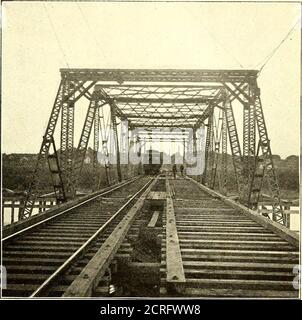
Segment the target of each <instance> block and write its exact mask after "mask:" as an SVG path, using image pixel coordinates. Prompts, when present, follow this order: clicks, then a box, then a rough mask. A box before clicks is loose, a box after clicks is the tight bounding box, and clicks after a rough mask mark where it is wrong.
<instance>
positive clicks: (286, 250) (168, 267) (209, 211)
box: [161, 179, 299, 298]
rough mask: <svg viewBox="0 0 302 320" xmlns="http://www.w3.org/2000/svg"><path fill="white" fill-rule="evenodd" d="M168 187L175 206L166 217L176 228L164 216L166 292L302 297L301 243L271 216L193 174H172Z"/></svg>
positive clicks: (163, 279) (163, 291)
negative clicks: (297, 285)
mask: <svg viewBox="0 0 302 320" xmlns="http://www.w3.org/2000/svg"><path fill="white" fill-rule="evenodd" d="M168 188H170V198H171V200H170V201H171V203H172V204H171V206H172V209H171V211H172V212H170V216H169V212H168V213H167V217H166V219H170V222H171V221H172V220H173V219H174V224H175V226H174V227H175V230H174V234H173V230H172V233H171V228H173V226H172V227H171V226H168V222H167V220H165V221H164V225H165V227H166V228H165V230H164V231H163V240H162V261H161V295H162V296H171V295H176V296H177V295H178V296H190V297H253V298H254V297H258V298H272V297H275V298H280V297H282V298H297V297H298V295H299V291H298V290H296V289H294V287H293V280H294V278H295V277H296V275H297V274H294V273H293V268H294V266H295V265H298V264H299V248H298V246H297V244H293V243H291V242H290V241H287V240H285V239H284V237H282V232H278V233H279V234H277V233H276V232H274V231H272V229H269V226H270V225H271V224H270V222H269V221H268V220H264V219H263V221H264V222H263V223H262V224H261V223H257V222H256V221H255V219H252V217H249V215H248V214H247V215H245V214H243V213H242V212H241V210H239V209H236V208H234V207H232V206H230V205H229V204H227V203H225V202H224V201H222V200H221V199H220V198H219V197H217V196H215V194H214V193H212V194H210V193H208V192H206V191H205V190H202V189H201V188H200V187H199V186H197V184H196V183H195V182H193V181H192V180H189V179H186V180H184V179H177V180H170V181H169V183H168ZM171 190H174V191H175V198H174V199H173V200H172V197H171V195H172V194H171ZM171 217H172V218H171ZM261 218H262V217H260V219H261ZM265 219H267V218H265ZM259 221H260V220H259ZM265 223H267V227H265ZM172 225H173V221H172ZM272 225H273V226H274V223H273V224H272ZM169 228H170V230H169ZM276 228H278V227H276ZM276 230H277V231H278V229H276ZM282 230H283V229H282ZM282 230H281V231H282ZM284 235H286V236H287V235H288V234H287V233H286V231H284ZM168 237H172V239H173V240H172V242H173V243H172V244H171V243H170V242H169V238H168ZM167 250H168V251H169V252H167Z"/></svg>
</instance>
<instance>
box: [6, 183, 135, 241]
mask: <svg viewBox="0 0 302 320" xmlns="http://www.w3.org/2000/svg"><path fill="white" fill-rule="evenodd" d="M139 178H141V177H136V178H134V179H131V180H130V181H126V182H124V183H122V184H119V185H118V186H116V187H113V188H112V189H109V190H106V191H103V192H101V193H100V194H98V195H96V196H94V197H92V198H89V199H87V200H84V201H83V202H81V203H78V204H76V205H74V206H72V207H70V208H67V209H65V210H63V211H61V212H59V213H57V214H55V215H53V216H51V217H49V218H46V219H44V220H41V221H39V222H37V223H35V224H33V225H31V226H29V227H26V228H24V229H21V230H19V231H17V232H15V233H13V234H11V235H9V236H7V237H5V238H3V239H2V243H3V242H4V241H7V240H9V239H12V238H14V237H16V236H19V235H21V234H22V233H24V232H26V231H28V230H30V229H33V228H35V227H38V226H40V225H42V224H44V223H46V222H48V221H50V220H53V219H54V218H57V217H59V216H61V215H63V214H64V213H67V212H69V211H71V210H73V209H75V208H78V207H80V206H82V205H83V204H85V203H87V202H90V201H92V200H95V199H96V198H99V197H101V196H103V195H105V194H108V193H111V192H113V191H115V190H118V189H120V188H122V187H124V186H126V185H128V184H130V183H132V182H134V181H136V180H138V179H139ZM45 212H46V211H45ZM45 212H44V213H45Z"/></svg>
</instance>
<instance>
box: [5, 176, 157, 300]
mask: <svg viewBox="0 0 302 320" xmlns="http://www.w3.org/2000/svg"><path fill="white" fill-rule="evenodd" d="M151 181H152V180H151V178H148V177H144V178H140V179H135V180H133V181H129V182H127V183H124V184H121V185H119V186H117V187H114V188H113V189H110V190H106V191H105V192H102V193H100V194H98V195H97V196H94V197H93V198H91V199H88V200H85V201H84V202H83V203H80V204H77V205H76V206H75V207H71V208H69V209H67V210H65V211H64V212H63V214H58V215H56V216H54V217H52V218H47V219H46V220H45V221H41V222H39V223H37V224H35V225H33V226H32V227H28V228H26V229H25V230H24V231H18V232H16V233H15V234H12V235H10V236H8V237H6V238H4V239H3V260H2V261H3V265H5V267H6V270H7V288H6V289H5V290H3V291H2V296H3V297H38V296H61V295H63V294H64V292H65V290H66V289H67V288H68V287H69V285H70V284H71V283H72V282H73V280H74V279H75V278H76V277H77V275H78V274H80V272H81V270H82V269H83V267H84V266H85V265H86V264H87V263H88V262H89V260H91V258H92V257H93V256H94V254H95V253H96V252H97V251H98V249H99V247H100V246H101V245H102V244H103V243H104V241H105V240H106V239H107V238H108V237H109V235H110V234H111V233H112V232H113V230H114V229H115V228H116V226H117V225H118V223H119V222H120V221H121V220H122V219H123V217H124V216H125V214H126V213H127V211H128V209H129V208H130V207H131V205H133V203H134V202H135V201H136V199H137V197H139V196H140V195H141V193H142V192H143V191H144V190H145V189H146V188H147V187H148V186H149V185H150V183H151ZM120 251H121V252H123V251H127V245H126V246H123V244H122V245H121V248H120Z"/></svg>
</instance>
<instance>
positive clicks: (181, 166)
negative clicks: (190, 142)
mask: <svg viewBox="0 0 302 320" xmlns="http://www.w3.org/2000/svg"><path fill="white" fill-rule="evenodd" d="M179 170H180V173H181V176H182V177H183V176H184V165H183V164H181V165H180V167H179Z"/></svg>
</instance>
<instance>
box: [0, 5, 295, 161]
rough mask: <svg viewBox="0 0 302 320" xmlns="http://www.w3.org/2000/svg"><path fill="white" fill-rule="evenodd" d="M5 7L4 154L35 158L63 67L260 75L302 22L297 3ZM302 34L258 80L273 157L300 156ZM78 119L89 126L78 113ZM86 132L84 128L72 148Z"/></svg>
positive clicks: (290, 42) (79, 127)
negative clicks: (251, 72) (241, 71)
mask: <svg viewBox="0 0 302 320" xmlns="http://www.w3.org/2000/svg"><path fill="white" fill-rule="evenodd" d="M2 6H3V7H2V59H3V60H2V62H3V66H2V152H3V153H15V152H19V153H27V152H28V153H34V152H38V151H39V148H40V144H41V139H42V136H43V133H44V130H45V128H46V124H47V121H48V117H49V114H50V111H51V108H52V105H53V102H54V99H55V95H56V92H57V89H58V85H59V81H60V73H59V69H60V68H66V67H70V68H187V69H189V68H192V69H219V68H221V69H258V68H260V67H261V66H262V64H263V63H264V62H265V58H266V57H267V56H268V55H269V54H270V53H271V52H272V51H273V50H274V48H276V47H277V46H278V44H279V43H280V42H281V40H282V39H283V38H284V37H285V36H286V34H287V33H288V32H289V30H290V29H291V28H292V27H293V26H294V25H295V24H296V22H297V21H298V19H299V18H300V4H293V3H292V4H285V3H281V4H276V3H154V2H153V3H133V2H132V3H130V2H128V3H120V2H118V3H117V2H115V3H110V2H103V3H100V2H98V3H95V2H83V3H81V2H77V3H76V2H67V3H66V2H61V3H58V2H56V3H55V2H48V3H40V2H17V3H16V2H4V3H3V4H2ZM300 30H301V28H300V23H298V24H297V25H296V27H295V29H294V30H293V32H292V33H291V34H290V36H289V37H288V38H287V40H286V41H284V42H283V43H282V45H281V47H280V48H279V49H278V51H277V52H276V53H275V55H274V56H273V57H272V58H271V59H270V60H269V61H268V63H267V64H266V65H265V67H264V69H263V70H262V72H261V74H260V76H259V79H258V84H259V86H260V88H261V97H262V104H263V108H264V114H265V118H266V124H267V128H268V133H269V137H270V140H271V147H272V152H273V153H274V154H280V155H281V157H283V158H284V157H286V156H288V155H291V154H299V114H300V112H299V110H300ZM81 108H82V109H81ZM76 112H78V114H79V117H81V116H82V117H83V115H84V108H83V107H82V106H81V104H80V105H79V106H78V107H77V111H76ZM235 113H236V117H237V122H238V130H239V134H240V130H241V126H240V124H239V122H242V118H241V116H240V113H239V111H237V110H235ZM80 130H81V125H80V122H78V123H76V135H75V138H76V141H77V139H78V137H79V132H80ZM76 144H77V142H76ZM171 148H174V151H177V149H178V147H175V146H174V147H171Z"/></svg>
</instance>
